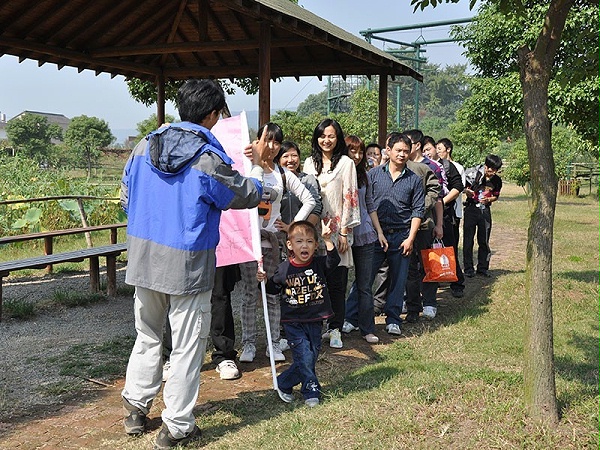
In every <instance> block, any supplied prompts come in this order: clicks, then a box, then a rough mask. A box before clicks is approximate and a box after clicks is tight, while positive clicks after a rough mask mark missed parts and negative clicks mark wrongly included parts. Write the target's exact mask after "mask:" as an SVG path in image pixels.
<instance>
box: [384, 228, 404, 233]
mask: <svg viewBox="0 0 600 450" xmlns="http://www.w3.org/2000/svg"><path fill="white" fill-rule="evenodd" d="M403 231H406V228H386V229H385V230H383V233H384V234H394V233H402V232H403Z"/></svg>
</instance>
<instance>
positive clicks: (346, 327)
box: [342, 320, 358, 334]
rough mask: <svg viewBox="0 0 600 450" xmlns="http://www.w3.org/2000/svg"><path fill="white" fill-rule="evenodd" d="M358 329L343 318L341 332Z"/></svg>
mask: <svg viewBox="0 0 600 450" xmlns="http://www.w3.org/2000/svg"><path fill="white" fill-rule="evenodd" d="M356 330H358V327H355V326H354V325H352V324H351V323H350V322H348V321H346V320H344V325H342V333H346V334H347V333H350V332H351V331H356Z"/></svg>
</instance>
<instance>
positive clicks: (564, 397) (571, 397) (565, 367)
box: [554, 325, 600, 411]
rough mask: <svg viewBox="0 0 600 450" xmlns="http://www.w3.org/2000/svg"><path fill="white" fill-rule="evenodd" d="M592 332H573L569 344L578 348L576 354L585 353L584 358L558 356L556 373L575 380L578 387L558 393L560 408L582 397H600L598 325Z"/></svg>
mask: <svg viewBox="0 0 600 450" xmlns="http://www.w3.org/2000/svg"><path fill="white" fill-rule="evenodd" d="M593 328H594V329H593V330H592V331H591V333H590V334H586V335H584V334H581V333H573V335H572V336H571V339H570V340H569V344H570V345H571V346H572V347H574V348H575V349H577V351H576V352H571V353H576V354H583V358H581V359H580V358H573V357H572V356H571V355H569V356H556V357H555V359H554V365H555V368H556V375H557V376H560V377H561V378H564V379H565V380H568V381H571V382H573V381H575V382H577V384H575V386H576V389H571V390H568V391H563V392H561V393H559V395H558V403H559V409H560V410H561V411H564V410H566V409H568V408H569V406H570V405H571V404H572V403H573V402H574V401H575V402H581V399H582V398H596V399H597V397H598V363H599V361H598V352H599V351H600V348H599V345H598V326H597V325H596V326H594V327H593Z"/></svg>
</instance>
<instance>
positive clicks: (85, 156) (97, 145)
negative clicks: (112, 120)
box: [65, 115, 115, 177]
mask: <svg viewBox="0 0 600 450" xmlns="http://www.w3.org/2000/svg"><path fill="white" fill-rule="evenodd" d="M114 140H115V137H114V136H113V135H112V133H111V131H110V128H109V127H108V123H107V122H106V121H104V120H102V119H98V118H97V117H88V116H85V115H82V116H77V117H74V118H73V120H71V123H70V124H69V128H67V132H66V133H65V144H67V146H68V147H70V149H71V151H72V152H73V153H75V154H76V155H77V156H78V158H79V160H80V161H81V162H83V163H84V164H85V165H86V167H87V171H88V177H89V176H90V175H91V172H92V164H94V163H96V162H97V161H98V159H99V158H100V156H101V155H102V151H101V149H102V147H107V146H109V145H110V143H111V142H113V141H114Z"/></svg>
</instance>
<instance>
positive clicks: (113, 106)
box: [0, 0, 474, 142]
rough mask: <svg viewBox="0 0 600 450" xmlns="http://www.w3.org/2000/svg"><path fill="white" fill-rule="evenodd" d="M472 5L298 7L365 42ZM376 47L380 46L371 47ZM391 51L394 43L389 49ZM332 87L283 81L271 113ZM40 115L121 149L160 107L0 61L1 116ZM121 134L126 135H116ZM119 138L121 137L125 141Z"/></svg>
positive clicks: (26, 64) (359, 0)
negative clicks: (101, 126)
mask: <svg viewBox="0 0 600 450" xmlns="http://www.w3.org/2000/svg"><path fill="white" fill-rule="evenodd" d="M468 4H469V2H467V1H462V2H459V3H457V4H441V5H439V6H438V7H437V8H427V9H426V10H425V11H417V12H415V13H414V14H413V12H412V9H413V8H412V7H411V6H410V1H409V0H369V1H364V0H327V1H323V0H300V1H299V5H300V6H302V7H304V8H306V9H307V10H309V11H311V12H312V13H314V14H316V15H318V16H320V17H322V18H324V19H326V20H328V21H329V22H331V23H333V24H334V25H337V26H338V27H340V28H343V29H345V30H346V31H348V32H350V33H352V34H354V35H356V36H359V37H362V36H361V35H360V33H359V31H361V30H366V29H368V28H387V27H396V26H405V25H416V24H424V23H430V22H439V21H447V20H453V19H463V18H468V17H472V16H473V15H474V12H473V11H470V10H469V8H468ZM449 28H450V27H449V26H444V27H438V28H435V29H432V28H422V29H420V30H415V31H401V32H394V33H387V34H385V36H386V37H389V38H391V39H394V40H398V41H402V42H413V41H415V40H416V39H418V38H419V37H420V36H421V35H422V36H423V38H424V39H426V40H432V39H441V38H445V37H448V31H449ZM373 44H374V45H376V46H377V47H379V48H384V47H383V43H381V42H376V41H374V42H373ZM387 45H388V46H389V44H387ZM462 51H463V49H462V48H461V47H460V46H458V45H457V44H455V43H447V44H446V43H444V44H436V45H430V46H427V48H426V53H425V56H426V57H427V58H428V59H429V62H431V63H434V64H439V65H440V66H441V67H444V66H446V65H451V64H465V63H466V62H467V61H466V59H465V58H464V57H463V56H462V55H461V53H462ZM326 83H327V80H326V78H323V80H322V81H319V79H318V78H317V77H303V78H300V81H296V80H295V79H294V78H291V79H286V80H284V81H282V82H272V85H271V107H272V108H273V109H294V108H295V107H296V106H298V104H299V103H301V102H302V101H303V100H305V99H306V97H308V96H309V95H310V94H316V93H319V92H321V91H323V90H324V89H325V88H326ZM227 103H228V105H229V107H230V109H231V111H233V112H237V111H241V110H246V111H254V110H257V109H258V97H257V96H248V95H246V94H244V93H243V92H242V91H241V90H239V89H238V92H237V93H236V94H234V95H229V96H228V97H227ZM25 110H28V111H40V112H49V113H57V114H64V115H65V116H67V117H69V118H73V117H75V116H80V115H82V114H85V115H87V116H94V117H99V118H101V119H103V120H106V121H107V122H108V124H109V127H110V128H111V130H112V131H113V134H115V136H117V138H118V142H122V140H123V139H124V136H125V135H126V134H127V133H125V134H124V131H125V130H128V131H131V130H135V128H136V124H137V123H139V122H141V121H142V120H144V119H146V118H148V117H149V116H150V115H151V114H152V113H154V112H155V111H156V107H155V105H154V106H151V107H146V106H144V105H142V104H141V103H138V102H136V101H135V100H133V98H132V97H131V96H130V95H129V92H128V91H127V84H126V83H125V78H124V77H122V76H117V77H115V78H111V77H110V75H109V74H100V75H98V76H96V74H95V73H94V72H93V71H90V70H84V71H82V72H81V73H78V72H77V69H75V68H72V67H64V68H63V69H61V70H58V69H57V67H56V65H54V64H44V65H43V66H41V67H38V63H37V61H32V60H24V61H23V62H22V63H19V61H18V59H17V58H16V57H14V56H9V55H5V56H2V57H0V114H5V115H6V118H7V119H11V118H12V117H14V116H16V115H17V114H20V113H21V112H22V111H25ZM166 112H167V113H168V114H172V115H174V116H177V111H176V109H175V107H174V105H173V104H171V103H168V104H167V105H166ZM119 130H121V131H122V132H121V133H119ZM120 135H122V136H120Z"/></svg>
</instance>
